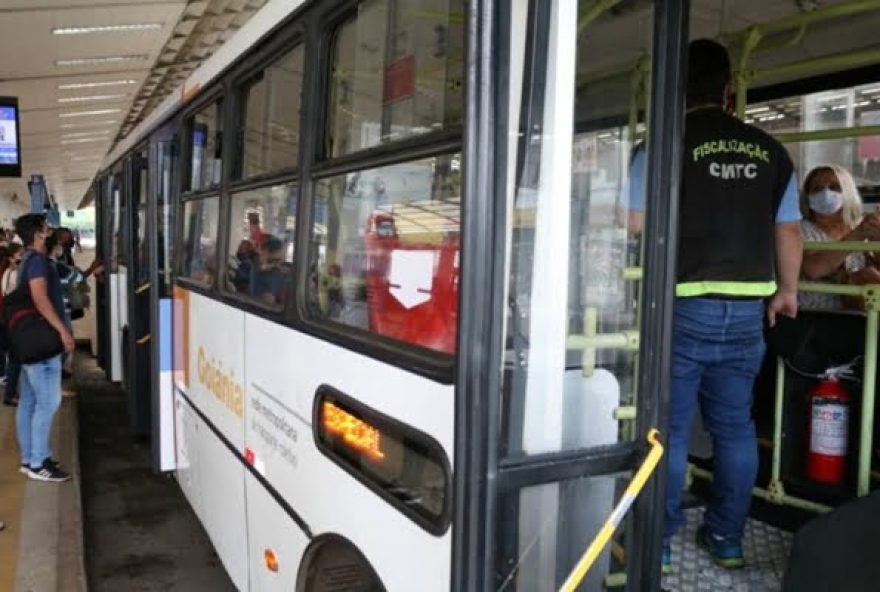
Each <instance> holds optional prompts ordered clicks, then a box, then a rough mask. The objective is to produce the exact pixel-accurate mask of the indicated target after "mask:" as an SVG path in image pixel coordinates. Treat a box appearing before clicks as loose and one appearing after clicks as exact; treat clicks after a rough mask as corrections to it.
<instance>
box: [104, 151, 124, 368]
mask: <svg viewBox="0 0 880 592" xmlns="http://www.w3.org/2000/svg"><path fill="white" fill-rule="evenodd" d="M122 183H123V171H122V165H121V164H117V165H116V166H115V167H113V169H112V170H111V173H110V175H109V178H108V182H107V199H106V200H105V203H106V204H107V209H106V217H107V220H106V224H105V228H106V229H107V233H106V238H105V241H104V244H105V248H106V253H107V256H108V265H107V270H106V274H107V283H106V288H105V289H106V294H107V303H108V305H109V306H108V310H109V321H110V322H109V330H108V334H107V341H108V343H109V354H110V360H109V364H108V366H107V367H106V368H105V371H106V372H107V373H108V374H107V377H108V378H109V379H110V380H111V381H112V382H120V381H121V380H122V378H123V359H124V357H123V351H122V350H123V338H122V332H123V327H124V326H125V317H126V316H127V315H128V310H127V308H126V306H125V302H126V300H127V299H126V294H125V287H126V285H125V284H126V269H125V253H126V249H125V248H124V247H125V240H124V237H125V234H124V232H123V230H124V229H123V226H124V225H123V221H124V219H125V216H124V211H125V206H124V204H123V200H124V198H125V196H124V193H123V191H122Z"/></svg>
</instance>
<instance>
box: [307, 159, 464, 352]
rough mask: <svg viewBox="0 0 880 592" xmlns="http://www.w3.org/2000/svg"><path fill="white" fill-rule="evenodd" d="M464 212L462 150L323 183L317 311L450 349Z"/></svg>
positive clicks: (316, 253) (315, 261) (314, 283)
mask: <svg viewBox="0 0 880 592" xmlns="http://www.w3.org/2000/svg"><path fill="white" fill-rule="evenodd" d="M460 217H461V157H460V156H459V155H443V156H437V157H434V158H427V159H423V160H417V161H413V162H407V163H402V164H397V165H392V166H388V167H382V168H376V169H368V170H363V171H357V172H354V173H349V174H345V175H338V176H335V177H330V178H328V179H324V180H322V181H321V182H320V183H318V185H317V187H316V205H315V220H314V225H313V229H312V242H311V244H312V251H311V253H310V260H311V261H312V269H311V270H310V271H311V273H310V282H311V288H312V294H311V304H312V307H313V310H314V311H317V313H318V314H319V315H320V316H321V317H323V318H327V319H331V320H333V321H336V322H338V323H342V324H344V325H347V326H351V327H356V328H358V329H364V330H368V331H371V332H374V333H378V334H380V335H384V336H386V337H392V338H394V339H398V340H401V341H404V342H406V343H409V344H412V345H418V346H421V347H426V348H429V349H432V350H435V351H440V352H444V353H453V352H454V351H455V338H456V320H457V303H458V262H459V228H460Z"/></svg>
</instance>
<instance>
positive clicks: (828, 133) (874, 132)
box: [773, 125, 880, 144]
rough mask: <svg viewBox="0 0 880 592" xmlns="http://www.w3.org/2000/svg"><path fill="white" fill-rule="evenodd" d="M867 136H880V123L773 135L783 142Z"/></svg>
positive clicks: (792, 142) (791, 142)
mask: <svg viewBox="0 0 880 592" xmlns="http://www.w3.org/2000/svg"><path fill="white" fill-rule="evenodd" d="M865 136H880V125H862V126H856V127H838V128H834V129H826V130H810V131H805V132H791V133H785V134H774V135H773V137H774V138H776V139H777V140H778V141H779V142H781V143H783V144H794V143H797V142H817V141H821V140H845V139H848V138H862V137H865Z"/></svg>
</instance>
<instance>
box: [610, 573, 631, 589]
mask: <svg viewBox="0 0 880 592" xmlns="http://www.w3.org/2000/svg"><path fill="white" fill-rule="evenodd" d="M624 586H626V573H625V572H622V571H619V572H615V573H610V574H608V575H607V576H605V587H606V588H623V587H624Z"/></svg>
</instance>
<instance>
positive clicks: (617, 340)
mask: <svg viewBox="0 0 880 592" xmlns="http://www.w3.org/2000/svg"><path fill="white" fill-rule="evenodd" d="M565 347H567V348H569V349H583V350H586V349H624V350H635V349H638V348H639V332H638V331H621V332H620V333H599V334H597V335H569V336H568V338H567V339H566V340H565Z"/></svg>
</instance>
